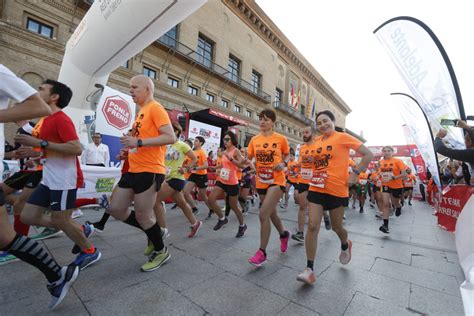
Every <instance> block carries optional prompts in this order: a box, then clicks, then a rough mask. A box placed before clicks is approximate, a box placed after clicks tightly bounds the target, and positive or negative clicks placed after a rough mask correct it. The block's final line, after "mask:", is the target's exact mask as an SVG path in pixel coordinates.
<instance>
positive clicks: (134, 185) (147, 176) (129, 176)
mask: <svg viewBox="0 0 474 316" xmlns="http://www.w3.org/2000/svg"><path fill="white" fill-rule="evenodd" d="M164 180H165V175H164V174H161V173H151V172H140V173H131V172H127V173H124V174H123V175H122V177H121V178H120V181H119V183H118V187H119V188H122V189H133V193H135V194H139V193H143V192H145V191H146V190H148V189H149V188H151V186H152V185H153V183H156V191H160V188H161V184H162V183H163V181H164Z"/></svg>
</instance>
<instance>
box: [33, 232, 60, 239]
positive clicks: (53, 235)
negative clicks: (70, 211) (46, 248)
mask: <svg viewBox="0 0 474 316" xmlns="http://www.w3.org/2000/svg"><path fill="white" fill-rule="evenodd" d="M62 233H63V231H62V230H60V231H58V232H56V233H54V234H51V235H48V236H45V237H39V238H31V239H33V240H45V239H49V238H53V237H56V236H59V235H61V234H62ZM33 237H35V236H33Z"/></svg>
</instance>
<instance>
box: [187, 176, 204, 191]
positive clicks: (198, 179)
mask: <svg viewBox="0 0 474 316" xmlns="http://www.w3.org/2000/svg"><path fill="white" fill-rule="evenodd" d="M188 182H194V183H195V184H196V186H197V187H198V188H199V189H204V188H207V184H208V180H207V174H195V173H191V175H190V176H189V178H188Z"/></svg>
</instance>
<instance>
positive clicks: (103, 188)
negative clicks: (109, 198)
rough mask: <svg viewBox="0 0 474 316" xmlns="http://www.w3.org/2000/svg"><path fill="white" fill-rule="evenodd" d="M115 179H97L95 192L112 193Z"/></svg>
mask: <svg viewBox="0 0 474 316" xmlns="http://www.w3.org/2000/svg"><path fill="white" fill-rule="evenodd" d="M114 183H115V178H99V179H97V182H96V183H95V190H96V192H112V189H113V188H114Z"/></svg>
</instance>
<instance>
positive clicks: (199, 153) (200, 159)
mask: <svg viewBox="0 0 474 316" xmlns="http://www.w3.org/2000/svg"><path fill="white" fill-rule="evenodd" d="M194 154H195V155H196V157H197V162H196V167H202V166H204V165H205V163H206V162H207V155H206V152H205V151H204V149H202V148H201V149H198V150H195V151H194ZM191 173H193V174H199V175H205V174H207V169H202V170H193V171H191Z"/></svg>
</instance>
